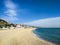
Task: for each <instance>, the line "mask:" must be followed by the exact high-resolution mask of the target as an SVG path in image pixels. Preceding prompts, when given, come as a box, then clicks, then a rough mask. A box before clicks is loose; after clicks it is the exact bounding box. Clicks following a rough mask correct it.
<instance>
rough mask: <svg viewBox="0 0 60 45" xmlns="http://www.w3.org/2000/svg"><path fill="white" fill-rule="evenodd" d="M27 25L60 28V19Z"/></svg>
mask: <svg viewBox="0 0 60 45" xmlns="http://www.w3.org/2000/svg"><path fill="white" fill-rule="evenodd" d="M25 24H27V25H31V26H39V27H60V17H55V18H46V19H40V20H36V21H32V22H29V23H25Z"/></svg>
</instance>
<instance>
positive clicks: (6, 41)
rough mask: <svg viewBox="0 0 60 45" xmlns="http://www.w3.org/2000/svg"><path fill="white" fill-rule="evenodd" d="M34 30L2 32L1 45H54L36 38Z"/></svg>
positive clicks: (19, 29) (0, 33)
mask: <svg viewBox="0 0 60 45" xmlns="http://www.w3.org/2000/svg"><path fill="white" fill-rule="evenodd" d="M32 30H34V28H26V29H24V28H16V29H11V30H0V45H53V44H51V43H46V42H44V41H41V40H40V39H38V38H37V37H36V36H34V34H33V32H32Z"/></svg>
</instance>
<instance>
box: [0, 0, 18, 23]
mask: <svg viewBox="0 0 60 45" xmlns="http://www.w3.org/2000/svg"><path fill="white" fill-rule="evenodd" d="M4 4H5V7H6V10H5V11H4V15H3V16H2V17H1V18H2V19H4V20H7V21H9V22H13V21H17V20H19V19H18V18H17V5H16V4H15V3H13V2H12V1H11V0H5V1H4Z"/></svg>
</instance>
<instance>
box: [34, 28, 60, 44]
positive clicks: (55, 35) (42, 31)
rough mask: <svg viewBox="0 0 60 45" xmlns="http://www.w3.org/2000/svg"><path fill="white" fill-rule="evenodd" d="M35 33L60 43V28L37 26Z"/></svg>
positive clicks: (47, 39)
mask: <svg viewBox="0 0 60 45" xmlns="http://www.w3.org/2000/svg"><path fill="white" fill-rule="evenodd" d="M33 33H35V34H36V36H38V37H39V38H42V39H43V40H46V41H49V42H52V43H55V44H56V45H60V28H37V29H36V30H34V31H33Z"/></svg>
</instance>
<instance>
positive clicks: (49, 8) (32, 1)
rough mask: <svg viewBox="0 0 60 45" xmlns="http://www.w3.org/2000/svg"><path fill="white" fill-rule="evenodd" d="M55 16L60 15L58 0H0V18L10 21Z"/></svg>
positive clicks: (23, 21)
mask: <svg viewBox="0 0 60 45" xmlns="http://www.w3.org/2000/svg"><path fill="white" fill-rule="evenodd" d="M56 17H60V1H59V0H0V18H2V19H4V20H7V21H8V22H11V23H26V22H31V21H35V20H41V19H45V18H56Z"/></svg>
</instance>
